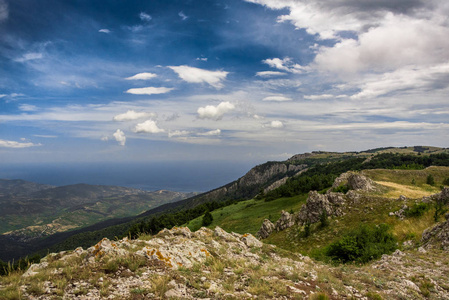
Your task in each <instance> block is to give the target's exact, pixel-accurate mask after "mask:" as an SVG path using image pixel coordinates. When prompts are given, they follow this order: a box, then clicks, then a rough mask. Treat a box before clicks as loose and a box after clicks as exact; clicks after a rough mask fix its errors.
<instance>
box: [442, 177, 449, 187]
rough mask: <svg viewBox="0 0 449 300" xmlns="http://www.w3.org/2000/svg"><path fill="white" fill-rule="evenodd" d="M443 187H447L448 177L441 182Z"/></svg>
mask: <svg viewBox="0 0 449 300" xmlns="http://www.w3.org/2000/svg"><path fill="white" fill-rule="evenodd" d="M443 185H446V186H449V177H448V178H446V179H444V180H443Z"/></svg>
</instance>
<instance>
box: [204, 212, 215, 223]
mask: <svg viewBox="0 0 449 300" xmlns="http://www.w3.org/2000/svg"><path fill="white" fill-rule="evenodd" d="M213 220H214V218H213V217H212V214H211V213H210V212H209V211H206V213H205V214H204V216H203V222H202V223H201V226H209V225H210V224H212V221H213Z"/></svg>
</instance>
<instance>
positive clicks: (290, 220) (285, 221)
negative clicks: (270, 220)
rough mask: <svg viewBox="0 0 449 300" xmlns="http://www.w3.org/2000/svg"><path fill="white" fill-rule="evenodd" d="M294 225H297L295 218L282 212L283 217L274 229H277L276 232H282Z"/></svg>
mask: <svg viewBox="0 0 449 300" xmlns="http://www.w3.org/2000/svg"><path fill="white" fill-rule="evenodd" d="M293 225H295V218H294V216H293V215H290V213H288V212H286V211H282V212H281V217H280V218H279V220H277V221H276V224H274V228H275V229H276V231H281V230H284V229H287V228H290V227H292V226H293Z"/></svg>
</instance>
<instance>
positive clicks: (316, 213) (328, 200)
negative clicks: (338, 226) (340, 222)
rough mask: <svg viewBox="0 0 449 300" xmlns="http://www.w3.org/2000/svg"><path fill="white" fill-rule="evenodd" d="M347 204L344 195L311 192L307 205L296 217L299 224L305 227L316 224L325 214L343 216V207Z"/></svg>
mask: <svg viewBox="0 0 449 300" xmlns="http://www.w3.org/2000/svg"><path fill="white" fill-rule="evenodd" d="M344 203H345V199H344V198H343V194H342V193H329V194H326V195H322V194H319V193H318V192H317V191H310V192H309V197H308V198H307V202H306V204H305V205H303V206H302V207H301V210H300V211H299V212H298V214H297V215H296V217H295V219H296V222H297V223H298V224H301V225H304V224H306V223H307V222H310V223H316V222H318V221H319V220H320V216H321V215H322V214H323V212H326V214H327V215H328V216H341V215H343V211H342V209H341V206H342V205H343V204H344Z"/></svg>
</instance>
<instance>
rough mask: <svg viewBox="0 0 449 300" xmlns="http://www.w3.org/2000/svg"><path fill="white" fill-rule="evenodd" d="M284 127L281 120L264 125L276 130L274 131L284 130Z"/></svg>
mask: <svg viewBox="0 0 449 300" xmlns="http://www.w3.org/2000/svg"><path fill="white" fill-rule="evenodd" d="M284 126H285V125H284V123H282V122H281V121H279V120H275V121H271V122H270V123H267V124H265V125H264V127H266V128H274V129H280V128H284Z"/></svg>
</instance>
